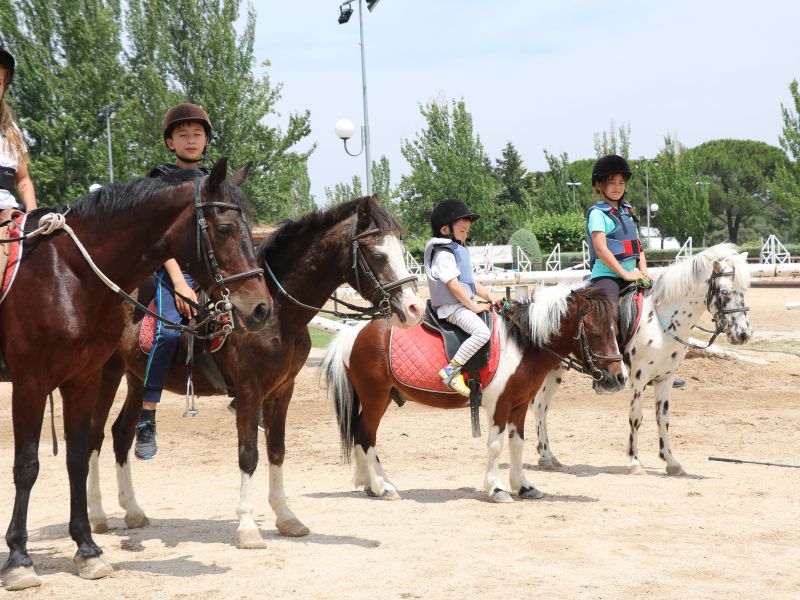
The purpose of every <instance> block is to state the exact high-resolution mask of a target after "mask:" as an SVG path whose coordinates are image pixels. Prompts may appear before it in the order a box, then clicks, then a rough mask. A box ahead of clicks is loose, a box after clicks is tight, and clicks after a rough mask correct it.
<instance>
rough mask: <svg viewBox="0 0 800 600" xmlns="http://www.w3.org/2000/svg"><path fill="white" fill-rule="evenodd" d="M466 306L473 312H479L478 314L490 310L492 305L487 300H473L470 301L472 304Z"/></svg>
mask: <svg viewBox="0 0 800 600" xmlns="http://www.w3.org/2000/svg"><path fill="white" fill-rule="evenodd" d="M467 308H469V309H470V310H471V311H472V312H474V313H479V314H480V313H482V312H485V311H487V310H492V305H491V304H489V303H488V302H474V301H473V302H472V306H468V307H467Z"/></svg>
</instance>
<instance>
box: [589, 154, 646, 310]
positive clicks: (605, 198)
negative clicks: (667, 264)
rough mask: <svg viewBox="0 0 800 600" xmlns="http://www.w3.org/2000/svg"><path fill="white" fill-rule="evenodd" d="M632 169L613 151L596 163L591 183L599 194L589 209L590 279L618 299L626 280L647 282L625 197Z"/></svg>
mask: <svg viewBox="0 0 800 600" xmlns="http://www.w3.org/2000/svg"><path fill="white" fill-rule="evenodd" d="M630 177H631V170H630V167H629V166H628V161H626V160H625V159H624V158H622V157H621V156H617V155H616V154H611V155H608V156H604V157H602V158H600V159H598V161H597V162H596V163H595V165H594V169H593V170H592V186H593V187H594V192H595V193H596V194H597V195H598V196H599V197H600V199H599V200H598V201H597V203H596V204H595V205H594V206H591V207H589V210H588V211H587V212H586V242H587V244H588V245H589V259H590V260H589V264H590V268H591V270H592V274H591V279H592V283H595V284H597V285H599V286H601V287H603V288H604V289H605V290H606V291H607V292H608V295H609V296H610V297H611V298H612V300H614V301H615V302H617V301H618V300H619V292H620V289H621V288H622V287H623V285H624V284H625V283H626V282H631V281H642V282H644V283H648V284H649V281H650V276H649V274H648V272H647V259H646V258H645V256H644V250H642V244H641V242H640V241H639V232H638V230H637V228H636V222H635V221H634V218H633V209H632V208H631V205H630V204H628V203H627V202H625V201H624V197H625V189H626V188H627V184H628V179H630Z"/></svg>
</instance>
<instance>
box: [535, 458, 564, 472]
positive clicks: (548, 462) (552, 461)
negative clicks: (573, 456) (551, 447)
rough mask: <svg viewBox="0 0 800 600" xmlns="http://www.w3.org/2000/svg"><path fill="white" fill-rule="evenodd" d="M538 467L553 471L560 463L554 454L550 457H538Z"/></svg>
mask: <svg viewBox="0 0 800 600" xmlns="http://www.w3.org/2000/svg"><path fill="white" fill-rule="evenodd" d="M539 467H540V468H542V469H544V470H545V471H555V470H556V469H558V468H559V467H561V463H560V462H558V459H557V458H556V457H555V456H553V457H551V458H540V459H539Z"/></svg>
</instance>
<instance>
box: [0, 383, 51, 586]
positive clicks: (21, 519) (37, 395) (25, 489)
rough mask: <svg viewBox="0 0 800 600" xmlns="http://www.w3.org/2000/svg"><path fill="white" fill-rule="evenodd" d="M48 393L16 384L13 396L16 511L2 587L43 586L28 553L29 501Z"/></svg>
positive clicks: (9, 532)
mask: <svg viewBox="0 0 800 600" xmlns="http://www.w3.org/2000/svg"><path fill="white" fill-rule="evenodd" d="M45 397H46V394H45V393H44V392H43V391H42V390H40V389H35V390H29V389H23V385H22V384H21V383H15V385H14V387H13V391H12V395H11V398H12V400H11V402H12V414H13V421H14V487H15V488H16V494H15V496H14V510H13V512H12V513H11V523H9V525H8V531H7V532H6V543H7V544H8V549H9V553H8V560H6V562H5V564H4V565H3V571H2V572H3V587H5V589H7V590H22V589H25V588H29V587H34V586H38V585H41V583H42V582H41V580H40V579H39V577H38V576H37V575H36V571H35V570H34V568H33V561H32V560H31V558H30V556H28V549H27V545H28V529H27V522H28V503H29V502H30V497H31V489H32V488H33V484H34V483H36V478H37V477H38V475H39V438H40V436H41V433H42V419H43V418H44V406H45Z"/></svg>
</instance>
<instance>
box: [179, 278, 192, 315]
mask: <svg viewBox="0 0 800 600" xmlns="http://www.w3.org/2000/svg"><path fill="white" fill-rule="evenodd" d="M175 292H176V294H175V308H177V309H178V312H179V313H180V314H181V316H182V317H185V318H187V319H191V318H192V317H193V316H194V315H195V314H196V313H197V311H196V310H195V308H194V306H192V305H191V304H189V303H188V302H186V301H185V300H184V299H183V298H181V296H185V297H186V298H189V300H191V301H192V302H195V303H197V294H195V293H194V290H193V289H192V288H191V287H189V284H187V283H186V281H183V282H181V283H178V285H176V286H175ZM178 294H180V295H181V296H179V295H178Z"/></svg>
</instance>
